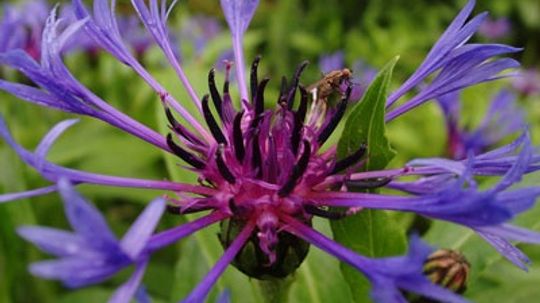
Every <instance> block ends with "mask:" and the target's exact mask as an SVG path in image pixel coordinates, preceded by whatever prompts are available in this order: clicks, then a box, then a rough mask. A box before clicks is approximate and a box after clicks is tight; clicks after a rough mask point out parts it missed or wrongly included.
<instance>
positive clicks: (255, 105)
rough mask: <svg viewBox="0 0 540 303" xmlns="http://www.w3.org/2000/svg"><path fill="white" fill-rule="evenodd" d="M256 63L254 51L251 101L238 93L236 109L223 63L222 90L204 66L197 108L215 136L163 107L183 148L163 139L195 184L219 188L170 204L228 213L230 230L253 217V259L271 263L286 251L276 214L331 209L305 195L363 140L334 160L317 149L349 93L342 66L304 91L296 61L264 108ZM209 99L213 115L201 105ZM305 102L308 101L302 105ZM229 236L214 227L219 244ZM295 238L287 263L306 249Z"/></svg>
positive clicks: (349, 160) (352, 159)
mask: <svg viewBox="0 0 540 303" xmlns="http://www.w3.org/2000/svg"><path fill="white" fill-rule="evenodd" d="M258 64H259V58H256V59H255V61H254V62H253V64H252V67H251V79H250V84H251V102H249V101H247V100H243V101H242V103H243V104H242V108H243V110H242V111H236V110H235V109H234V107H233V103H232V100H231V96H230V94H229V80H228V79H229V77H228V75H229V71H230V66H229V67H228V68H227V71H226V77H225V83H224V86H223V92H222V94H220V93H219V92H218V89H217V87H216V83H215V75H214V73H215V72H214V70H213V69H212V70H211V71H210V73H209V76H208V83H209V91H210V94H209V95H206V96H204V97H203V99H202V110H203V114H204V118H205V120H206V123H207V125H208V128H209V130H210V132H211V134H212V136H213V138H214V140H215V142H211V143H208V142H204V141H203V140H202V139H200V138H199V137H198V136H197V135H195V134H193V133H191V132H190V131H189V130H188V129H187V128H185V127H183V126H182V125H181V124H180V123H178V122H177V121H176V120H175V119H174V117H173V115H172V114H171V113H170V111H168V110H167V117H168V118H169V121H170V123H171V129H172V130H173V131H174V133H175V134H176V135H177V136H176V137H177V139H178V140H180V141H181V142H182V145H183V146H185V147H186V148H184V147H182V146H180V145H178V144H176V143H175V142H174V141H173V136H172V135H169V136H168V137H167V139H168V140H167V141H168V145H169V147H170V148H171V150H172V151H173V152H174V153H175V154H176V155H178V156H179V157H180V158H182V159H183V160H184V161H185V162H187V163H188V164H190V165H191V166H193V168H194V170H196V171H197V172H198V173H199V176H200V182H201V183H202V184H205V185H207V186H209V187H212V188H215V189H217V190H218V192H219V194H217V195H213V196H208V197H203V198H201V197H196V198H193V197H186V198H184V199H181V200H178V201H175V202H176V203H177V204H178V205H179V209H178V210H179V211H181V212H184V213H185V212H194V211H201V210H207V209H220V210H225V211H227V212H229V213H231V214H232V219H231V220H230V221H229V222H227V224H226V225H227V228H231V226H232V228H233V229H234V230H238V228H237V227H238V226H242V224H243V223H242V222H244V223H245V222H248V221H249V220H254V221H255V222H256V224H257V230H256V232H255V234H254V237H255V239H254V243H255V242H256V249H255V250H254V253H255V254H256V258H257V259H258V260H260V259H261V257H260V256H259V255H264V258H263V259H264V262H263V263H265V264H266V266H269V267H271V266H273V265H275V264H281V263H283V261H284V260H283V258H286V254H285V256H283V255H282V254H280V253H279V252H280V251H283V247H280V246H279V245H281V243H283V242H287V241H284V240H283V239H284V238H287V237H293V236H292V235H289V234H286V235H285V232H280V227H281V224H282V223H281V219H280V218H281V217H282V216H283V215H287V216H292V217H295V218H297V219H299V220H301V221H303V222H305V223H306V224H310V222H311V218H312V217H313V215H320V216H326V217H335V214H332V213H331V212H328V211H327V210H324V209H321V208H319V207H318V206H317V205H315V204H314V203H313V202H312V201H310V199H309V197H308V195H309V193H310V192H311V191H313V189H314V188H315V187H316V186H317V185H319V184H321V183H322V182H323V181H324V180H325V179H326V178H327V177H328V176H331V175H333V174H336V173H338V172H340V171H343V170H345V169H347V168H348V167H350V166H351V165H352V164H355V163H357V162H358V161H359V160H360V159H361V158H362V156H363V155H364V152H365V150H366V146H365V145H362V146H360V147H359V149H358V151H357V152H355V153H353V154H352V155H350V156H348V157H346V158H345V159H342V160H340V161H337V160H336V150H335V148H329V149H327V150H326V151H321V146H322V145H323V144H324V143H325V142H326V140H327V139H328V138H329V137H330V135H331V134H332V132H333V131H334V130H335V128H336V126H337V125H338V123H339V121H340V120H341V119H342V117H343V115H344V113H345V109H346V107H347V103H348V101H349V98H350V94H351V85H350V83H349V82H348V77H349V76H350V72H349V73H343V74H344V75H345V76H343V77H342V78H340V79H336V78H332V79H329V78H324V79H323V80H321V81H325V82H323V83H321V85H320V87H321V88H322V89H324V94H323V93H322V92H321V91H319V92H318V91H317V86H315V88H313V89H311V91H310V92H309V93H308V91H307V90H306V89H305V88H304V87H303V86H301V85H300V84H299V82H300V81H299V79H300V75H301V74H302V71H303V70H304V69H305V67H306V65H307V62H304V63H302V64H301V65H300V66H299V67H298V68H297V70H296V72H295V74H294V76H293V78H292V81H291V83H287V80H286V79H285V78H283V81H282V86H281V90H280V94H279V98H278V100H277V106H276V109H274V110H265V107H264V105H265V100H264V92H265V88H266V86H267V84H268V82H269V80H270V79H269V78H265V79H263V80H261V81H259V80H258V76H257V68H258ZM342 84H345V85H346V86H347V89H346V90H345V91H344V92H342V91H340V89H339V87H340V86H341V85H342ZM297 91H299V92H300V94H299V95H300V98H299V99H300V101H299V104H298V105H297V106H295V104H294V103H295V99H296V95H297ZM310 93H311V100H309V99H310ZM331 94H335V95H338V96H339V98H340V101H339V103H338V104H337V106H336V107H335V108H330V107H329V106H328V102H327V98H328V97H329V96H330V95H331ZM210 99H211V100H212V103H213V105H214V109H215V114H217V117H218V119H216V118H215V116H216V115H215V114H214V113H213V112H212V109H211V108H210V106H209V100H210ZM308 102H311V106H310V108H309V109H308ZM222 226H223V225H222ZM281 233H283V235H280V234H281ZM234 234H235V232H233V235H232V236H234ZM223 235H225V236H223ZM230 236H231V233H230V231H229V230H225V231H223V230H222V236H221V240H222V243H223V244H224V245H225V246H227V245H228V243H230V241H229V240H230V239H231V238H230ZM296 240H297V242H298V243H300V242H301V241H300V240H299V239H296ZM293 242H294V241H293ZM283 245H285V244H283ZM287 245H288V244H287ZM299 245H301V246H305V247H306V248H305V251H303V250H301V251H299V252H298V254H297V255H298V257H299V259H300V260H299V261H298V262H293V263H295V264H294V268H292V270H294V269H295V268H296V267H297V266H298V265H300V263H301V261H302V260H303V258H304V257H305V254H307V244H305V245H304V244H303V243H302V244H299ZM285 250H287V249H285ZM240 256H242V254H240ZM285 263H287V262H285ZM296 263H297V264H296ZM289 265H290V264H289ZM289 265H288V266H289ZM292 270H291V271H289V272H287V271H286V270H285V271H283V270H282V268H280V269H279V270H277V271H278V272H279V275H282V273H283V272H287V273H290V272H292ZM245 271H248V272H249V270H245ZM248 274H250V273H248ZM250 275H251V276H253V274H250ZM270 275H272V273H270Z"/></svg>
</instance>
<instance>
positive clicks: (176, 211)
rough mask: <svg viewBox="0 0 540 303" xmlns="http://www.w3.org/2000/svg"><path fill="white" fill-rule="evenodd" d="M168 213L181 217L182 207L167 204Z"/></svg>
mask: <svg viewBox="0 0 540 303" xmlns="http://www.w3.org/2000/svg"><path fill="white" fill-rule="evenodd" d="M167 212H169V213H171V214H175V215H179V214H181V213H182V208H181V207H180V206H176V205H169V204H167Z"/></svg>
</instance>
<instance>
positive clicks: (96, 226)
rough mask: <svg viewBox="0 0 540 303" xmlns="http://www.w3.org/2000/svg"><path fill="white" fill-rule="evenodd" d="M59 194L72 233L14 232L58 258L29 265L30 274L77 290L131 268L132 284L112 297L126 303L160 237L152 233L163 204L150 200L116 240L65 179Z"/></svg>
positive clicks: (34, 229) (32, 229)
mask: <svg viewBox="0 0 540 303" xmlns="http://www.w3.org/2000/svg"><path fill="white" fill-rule="evenodd" d="M58 191H59V192H60V194H61V195H62V199H63V200H64V209H65V213H66V216H67V219H68V221H69V223H70V225H71V227H72V228H73V231H74V232H73V233H71V232H66V231H63V230H58V229H53V228H48V227H35V226H24V227H20V228H19V229H18V233H19V234H20V235H21V236H22V237H23V238H25V239H26V240H28V241H30V242H32V243H34V244H35V245H36V246H38V247H39V248H40V249H41V250H43V251H45V252H48V253H50V254H52V255H55V256H56V257H58V258H59V259H57V260H50V261H42V262H38V263H35V264H32V265H31V266H30V271H31V272H32V273H33V274H34V275H37V276H40V277H44V278H47V279H58V280H61V281H62V282H63V283H64V284H65V285H66V286H68V287H80V286H85V285H89V284H94V283H97V282H101V281H103V280H104V279H106V278H108V277H109V276H111V274H114V273H116V272H118V271H120V270H121V269H123V268H124V267H126V266H129V265H131V264H135V266H136V269H135V271H134V273H133V275H132V277H131V278H130V280H129V281H128V282H127V283H125V284H124V285H122V286H121V287H120V288H119V289H118V290H117V291H116V292H115V294H113V296H112V299H111V301H118V302H128V301H129V298H131V297H132V296H133V295H134V294H135V292H136V291H137V288H138V284H139V283H140V281H141V279H142V277H143V273H144V269H145V268H146V265H147V263H148V257H149V252H148V251H146V250H145V248H146V246H148V245H149V244H150V243H152V241H154V239H156V238H158V237H159V234H157V235H154V236H152V233H153V232H154V228H155V227H156V225H157V223H158V222H159V219H160V218H161V215H162V214H163V212H164V211H165V200H163V199H157V200H155V201H153V202H150V204H148V206H147V207H146V209H145V210H144V211H143V213H142V214H141V215H140V216H139V218H137V220H136V221H135V222H134V223H133V225H132V226H131V228H130V229H129V231H128V232H127V233H126V235H125V236H124V237H123V238H122V240H120V241H118V240H117V239H116V237H115V236H114V234H113V233H112V232H111V230H110V229H109V227H108V226H107V224H106V223H105V219H104V218H103V217H102V216H101V214H100V213H99V211H98V210H97V209H96V208H95V207H93V206H92V205H91V204H89V203H88V202H87V201H85V200H84V198H83V197H81V196H80V195H79V194H78V193H77V192H75V190H74V189H73V187H72V186H71V184H69V182H68V181H67V180H66V179H60V181H59V182H58Z"/></svg>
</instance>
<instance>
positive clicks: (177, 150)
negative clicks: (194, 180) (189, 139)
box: [167, 134, 205, 169]
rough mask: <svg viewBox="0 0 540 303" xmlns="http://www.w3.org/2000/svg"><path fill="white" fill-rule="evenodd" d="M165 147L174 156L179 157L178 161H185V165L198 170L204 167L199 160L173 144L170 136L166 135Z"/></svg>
mask: <svg viewBox="0 0 540 303" xmlns="http://www.w3.org/2000/svg"><path fill="white" fill-rule="evenodd" d="M167 145H168V146H169V148H170V149H171V150H172V152H173V153H174V154H175V155H177V156H178V157H180V159H182V160H184V161H186V163H188V164H189V165H191V166H193V167H195V168H198V169H203V168H204V167H205V164H204V162H203V161H201V160H200V159H199V158H197V157H196V156H194V155H193V154H191V153H190V152H188V151H186V150H185V149H183V148H181V147H180V146H178V145H177V144H176V143H174V141H173V138H172V135H171V134H167Z"/></svg>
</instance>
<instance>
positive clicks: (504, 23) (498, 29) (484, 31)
mask: <svg viewBox="0 0 540 303" xmlns="http://www.w3.org/2000/svg"><path fill="white" fill-rule="evenodd" d="M511 30H512V25H511V23H510V20H508V19H507V18H504V17H503V18H498V19H492V18H486V20H485V21H484V22H483V23H482V25H480V28H479V29H478V34H479V35H481V36H483V37H485V38H487V39H489V40H497V39H503V38H506V37H507V36H508V35H509V34H510V31H511Z"/></svg>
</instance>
